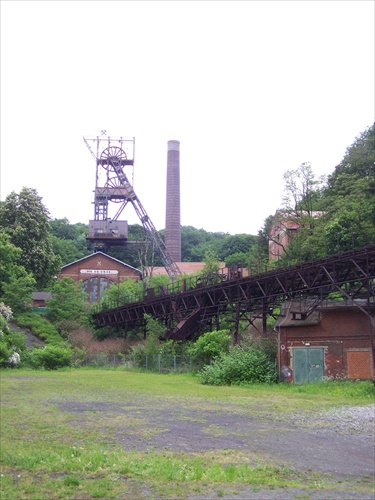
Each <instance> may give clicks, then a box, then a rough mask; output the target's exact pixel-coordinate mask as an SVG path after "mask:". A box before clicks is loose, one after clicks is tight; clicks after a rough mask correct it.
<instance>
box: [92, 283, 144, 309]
mask: <svg viewBox="0 0 375 500" xmlns="http://www.w3.org/2000/svg"><path fill="white" fill-rule="evenodd" d="M142 298H143V284H142V281H135V280H134V279H132V278H127V279H125V280H124V281H122V282H121V283H119V284H118V285H117V284H115V283H112V284H111V285H110V286H109V287H108V288H107V289H106V290H105V292H104V296H103V299H102V300H101V306H102V307H103V308H104V309H107V308H108V309H109V308H110V307H118V306H119V305H123V304H129V303H131V302H136V301H137V300H141V299H142Z"/></svg>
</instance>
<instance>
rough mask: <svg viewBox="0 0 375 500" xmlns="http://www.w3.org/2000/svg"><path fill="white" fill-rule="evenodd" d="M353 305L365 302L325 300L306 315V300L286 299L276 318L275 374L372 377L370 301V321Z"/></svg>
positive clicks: (307, 378) (300, 378) (299, 379)
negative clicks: (276, 372) (276, 364)
mask: <svg viewBox="0 0 375 500" xmlns="http://www.w3.org/2000/svg"><path fill="white" fill-rule="evenodd" d="M358 306H362V307H364V308H366V303H365V302H362V303H361V302H360V301H356V302H351V303H348V302H346V301H329V302H324V303H322V304H321V305H320V306H319V307H317V308H316V309H314V311H313V312H312V313H311V314H309V315H307V311H308V310H309V308H310V307H311V303H310V304H309V303H307V302H300V301H290V302H286V303H285V304H284V305H283V307H282V310H281V314H280V316H279V318H278V319H277V321H276V324H275V331H276V333H277V335H278V364H279V370H280V379H281V380H288V381H293V382H294V383H304V382H313V381H317V380H324V379H325V378H334V379H341V378H345V379H346V378H347V379H373V378H374V376H375V373H374V365H373V358H372V350H373V342H374V326H373V324H374V320H375V304H372V306H371V315H372V324H371V321H370V318H369V316H368V315H366V314H365V312H363V311H362V310H361V309H360V307H358Z"/></svg>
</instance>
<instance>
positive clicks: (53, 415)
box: [0, 369, 374, 500]
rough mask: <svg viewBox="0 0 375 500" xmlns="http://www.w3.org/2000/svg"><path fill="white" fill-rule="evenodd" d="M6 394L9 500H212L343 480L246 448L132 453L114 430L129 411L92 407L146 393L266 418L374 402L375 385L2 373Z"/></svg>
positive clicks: (364, 488)
mask: <svg viewBox="0 0 375 500" xmlns="http://www.w3.org/2000/svg"><path fill="white" fill-rule="evenodd" d="M1 394H2V397H1V491H0V493H1V499H2V500H11V499H55V498H56V499H57V498H63V499H67V498H71V499H75V500H76V499H90V498H103V499H107V498H108V499H109V498H127V499H131V500H133V499H141V498H147V499H149V498H171V499H172V498H173V499H175V498H188V497H189V495H190V498H208V497H207V496H205V495H208V493H207V492H210V494H211V495H212V494H214V495H215V497H225V496H226V495H227V492H228V491H232V492H233V493H236V492H238V491H239V489H241V488H242V487H246V488H251V489H252V490H254V491H259V489H262V488H267V489H269V488H276V489H277V488H300V489H301V490H302V491H303V490H304V489H306V488H307V489H309V490H314V489H319V491H331V490H332V489H333V488H337V482H335V481H332V478H330V476H329V475H328V474H327V475H324V474H319V473H317V472H316V471H314V470H309V471H307V472H298V471H296V470H291V469H288V468H286V467H283V466H275V465H272V464H269V463H267V462H264V461H263V460H262V459H261V457H255V456H254V457H249V456H248V455H247V456H244V454H243V453H242V452H241V451H239V450H228V449H223V450H217V451H215V453H209V452H202V453H181V452H179V453H177V452H176V453H175V452H171V451H165V450H156V449H149V450H147V451H139V450H136V449H134V450H130V451H129V450H125V449H124V448H123V447H121V446H120V445H119V444H118V443H116V441H115V440H114V439H112V438H113V436H112V435H111V429H113V428H115V427H116V424H117V423H118V422H119V418H120V417H119V415H116V414H112V413H111V414H110V413H108V414H107V415H103V413H102V412H101V413H99V412H96V411H95V410H90V407H89V405H90V402H93V401H100V402H102V403H103V404H105V403H107V404H111V405H116V403H117V404H120V403H121V404H124V402H126V401H129V402H130V401H132V400H133V399H134V398H135V397H137V398H139V397H145V398H147V400H149V399H150V400H151V401H152V402H153V404H155V405H158V402H162V401H163V404H165V402H166V401H167V402H168V404H169V403H170V404H171V407H173V404H174V403H176V404H177V403H179V404H181V402H183V403H184V404H186V406H192V407H193V406H195V407H199V408H204V407H205V405H207V404H208V403H210V404H212V403H217V404H223V405H225V408H230V407H233V408H235V410H236V411H237V412H239V411H241V407H242V406H245V405H246V406H248V405H249V403H250V402H253V403H254V405H253V411H254V412H258V413H259V415H260V416H262V415H265V414H269V413H272V414H280V415H283V416H285V415H286V416H287V415H288V414H289V413H290V412H309V411H315V410H319V411H325V410H329V409H331V408H335V407H340V406H343V405H348V404H350V405H368V404H370V403H373V402H374V390H373V385H372V384H371V383H369V382H368V383H367V382H357V383H349V382H341V383H337V382H336V383H335V382H329V383H319V384H310V385H303V386H292V385H284V384H280V385H275V386H261V385H258V386H251V387H210V386H204V385H200V384H199V383H198V381H197V380H196V379H195V378H194V377H193V376H192V375H181V374H164V375H159V374H151V373H138V372H131V371H125V370H123V369H116V370H115V369H113V370H94V369H80V370H75V369H69V370H65V371H54V372H52V371H50V372H48V371H30V370H2V371H1ZM317 396H318V397H317ZM72 401H73V402H75V404H76V405H77V407H78V406H79V405H80V404H81V405H86V406H85V407H84V408H85V411H81V413H80V414H79V418H78V413H77V414H75V413H74V412H72V411H70V412H68V411H62V410H61V407H62V406H61V405H64V403H71V402H72ZM151 409H152V408H151ZM72 415H73V416H72ZM75 415H77V418H76V422H75V421H74V418H75ZM82 421H83V423H84V425H82ZM141 422H143V423H144V420H142V415H140V416H139V418H138V419H134V421H128V422H127V425H128V427H129V429H136V427H137V426H139V425H140V423H141ZM142 432H145V431H144V430H143V431H142ZM150 432H153V431H151V430H150ZM356 489H357V491H358V492H359V493H360V492H365V493H366V492H367V493H369V492H371V491H372V490H371V484H370V482H368V483H367V484H366V482H365V483H364V482H363V481H362V482H361V483H360V484H359V483H358V484H357V485H356ZM194 495H195V496H194ZM209 498H212V496H210V497H209ZM267 498H268V497H267ZM269 498H270V497H269ZM275 498H276V497H275ZM293 498H297V497H293ZM298 498H310V497H309V496H303V495H302V496H300V497H298ZM358 498H360V497H358Z"/></svg>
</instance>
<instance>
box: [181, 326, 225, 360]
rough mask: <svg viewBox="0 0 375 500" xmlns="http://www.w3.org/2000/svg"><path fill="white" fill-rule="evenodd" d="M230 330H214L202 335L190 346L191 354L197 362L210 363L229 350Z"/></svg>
mask: <svg viewBox="0 0 375 500" xmlns="http://www.w3.org/2000/svg"><path fill="white" fill-rule="evenodd" d="M230 340H231V337H230V334H229V330H214V331H212V332H207V333H204V334H203V335H201V336H200V337H199V338H198V339H197V340H196V341H195V342H194V343H192V344H191V345H190V346H189V354H190V355H191V356H192V358H193V360H194V361H195V362H196V363H201V364H202V365H203V364H208V363H210V361H211V360H212V359H214V358H216V357H217V356H219V355H220V354H221V353H223V352H228V351H229V344H230Z"/></svg>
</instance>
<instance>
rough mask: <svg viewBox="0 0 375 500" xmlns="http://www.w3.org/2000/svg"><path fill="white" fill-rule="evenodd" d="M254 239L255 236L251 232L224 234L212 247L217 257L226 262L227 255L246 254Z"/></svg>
mask: <svg viewBox="0 0 375 500" xmlns="http://www.w3.org/2000/svg"><path fill="white" fill-rule="evenodd" d="M255 241H256V236H253V235H251V234H235V235H225V236H224V237H223V239H222V240H219V241H218V242H217V243H216V245H214V247H213V248H214V249H215V251H216V253H217V255H218V257H219V259H220V260H222V261H225V262H227V259H228V257H231V256H233V255H236V254H248V253H249V252H250V250H251V247H252V246H253V245H254V243H255ZM231 260H233V259H231Z"/></svg>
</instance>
